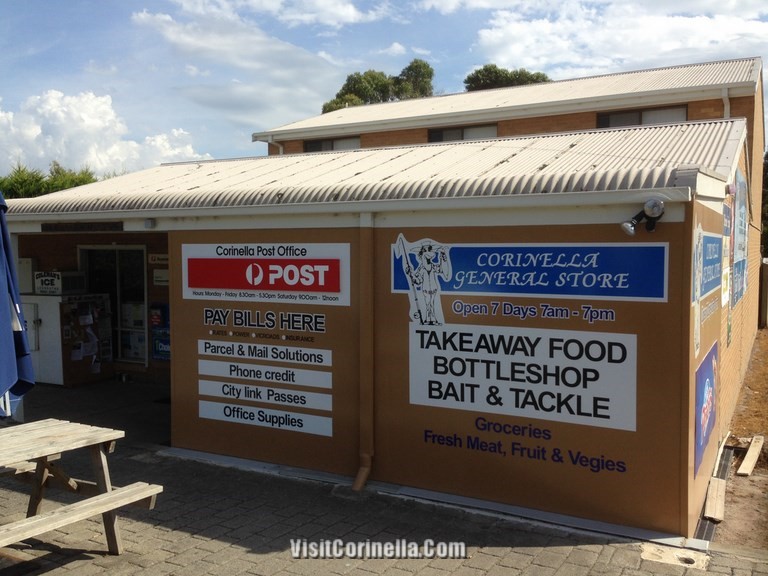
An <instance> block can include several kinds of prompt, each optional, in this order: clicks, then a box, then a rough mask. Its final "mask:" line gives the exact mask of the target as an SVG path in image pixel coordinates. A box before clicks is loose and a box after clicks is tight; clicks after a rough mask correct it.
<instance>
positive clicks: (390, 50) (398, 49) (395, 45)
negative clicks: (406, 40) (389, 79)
mask: <svg viewBox="0 0 768 576" xmlns="http://www.w3.org/2000/svg"><path fill="white" fill-rule="evenodd" d="M406 52H407V50H406V49H405V46H403V45H402V44H400V42H392V44H390V45H389V46H388V47H387V48H384V49H383V50H379V52H378V53H379V54H386V55H387V56H402V55H403V54H405V53H406Z"/></svg>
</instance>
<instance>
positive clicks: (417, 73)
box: [393, 58, 435, 100]
mask: <svg viewBox="0 0 768 576" xmlns="http://www.w3.org/2000/svg"><path fill="white" fill-rule="evenodd" d="M434 76H435V71H434V70H433V69H432V66H430V65H429V64H428V63H427V62H426V61H425V60H421V59H419V58H415V59H414V60H412V61H411V63H410V64H408V66H406V67H405V68H403V70H402V71H401V72H400V75H399V76H396V77H395V78H394V79H393V83H394V89H395V97H396V98H397V99H398V100H407V99H409V98H425V97H427V96H432V93H433V89H432V79H433V78H434Z"/></svg>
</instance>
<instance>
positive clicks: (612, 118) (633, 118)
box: [597, 106, 688, 128]
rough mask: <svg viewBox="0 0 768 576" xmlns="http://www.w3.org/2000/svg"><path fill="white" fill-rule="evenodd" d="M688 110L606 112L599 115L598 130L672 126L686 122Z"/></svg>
mask: <svg viewBox="0 0 768 576" xmlns="http://www.w3.org/2000/svg"><path fill="white" fill-rule="evenodd" d="M687 119H688V109H687V108H686V107H685V106H674V107H672V108H649V109H647V110H622V111H621V112H605V113H603V114H598V115H597V127H598V128H619V127H621V126H641V125H648V124H672V123H675V122H685V121H686V120H687Z"/></svg>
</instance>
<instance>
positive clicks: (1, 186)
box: [0, 160, 97, 198]
mask: <svg viewBox="0 0 768 576" xmlns="http://www.w3.org/2000/svg"><path fill="white" fill-rule="evenodd" d="M96 180H97V179H96V177H95V176H94V174H93V172H91V170H89V169H88V168H83V169H82V170H80V172H74V171H73V170H68V169H66V168H64V167H63V166H62V165H61V164H59V163H58V162H56V161H55V160H54V161H53V162H51V167H50V169H49V171H48V174H47V175H46V174H44V173H43V172H42V171H41V170H38V169H36V168H33V169H30V168H27V167H26V166H22V165H21V164H16V166H14V167H13V169H12V170H11V173H10V174H9V175H8V176H4V177H0V190H2V192H3V196H4V197H5V198H34V197H35V196H42V195H44V194H49V193H50V192H57V191H59V190H66V189H67V188H74V187H75V186H80V185H82V184H90V183H91V182H96Z"/></svg>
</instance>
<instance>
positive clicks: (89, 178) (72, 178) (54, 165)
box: [46, 160, 96, 192]
mask: <svg viewBox="0 0 768 576" xmlns="http://www.w3.org/2000/svg"><path fill="white" fill-rule="evenodd" d="M91 182H96V176H95V175H94V174H93V172H92V171H91V170H90V169H89V168H82V169H81V170H80V172H74V171H73V170H67V169H66V168H64V167H63V166H62V165H61V164H59V163H58V162H56V160H54V161H53V162H51V167H50V169H49V171H48V178H47V182H46V184H47V187H48V192H57V191H59V190H66V189H67V188H74V187H75V186H82V185H83V184H90V183H91Z"/></svg>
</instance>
